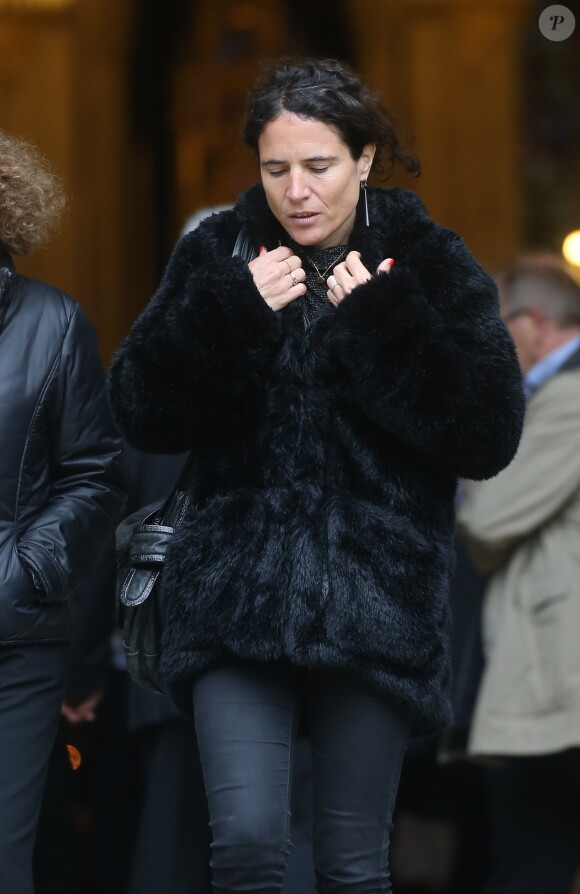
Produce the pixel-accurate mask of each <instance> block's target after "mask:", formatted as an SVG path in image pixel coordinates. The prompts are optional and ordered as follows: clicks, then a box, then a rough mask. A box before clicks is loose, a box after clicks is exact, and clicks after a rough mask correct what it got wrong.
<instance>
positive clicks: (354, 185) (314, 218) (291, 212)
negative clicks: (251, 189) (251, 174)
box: [258, 112, 375, 248]
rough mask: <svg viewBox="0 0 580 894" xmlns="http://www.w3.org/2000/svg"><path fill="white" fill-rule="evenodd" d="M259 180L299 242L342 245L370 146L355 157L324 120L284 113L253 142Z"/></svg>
mask: <svg viewBox="0 0 580 894" xmlns="http://www.w3.org/2000/svg"><path fill="white" fill-rule="evenodd" d="M258 148H259V155H260V170H261V174H262V183H263V184H264V189H265V190H266V196H267V199H268V204H269V206H270V210H271V211H272V214H273V215H274V217H276V219H277V220H278V221H280V223H281V224H282V226H283V227H284V229H285V230H286V232H287V233H288V234H289V235H290V236H291V237H292V239H294V240H295V241H296V242H297V243H298V244H299V245H308V246H312V248H329V247H330V246H331V245H344V244H345V243H346V242H347V241H348V237H349V235H350V232H351V230H352V227H353V224H354V218H355V214H356V206H357V203H358V199H359V192H360V183H361V180H366V178H367V176H368V173H369V171H370V168H371V164H372V161H373V156H374V154H375V147H374V146H373V145H370V144H369V145H368V146H365V147H364V149H363V151H362V155H361V157H360V158H359V159H357V161H355V160H354V159H353V157H352V155H351V154H350V151H349V148H348V146H347V145H346V143H344V142H343V141H342V139H341V138H340V137H339V136H338V134H336V133H335V132H334V130H332V129H331V128H330V127H329V126H328V125H327V124H323V122H322V121H317V120H316V119H314V118H300V117H299V116H298V115H294V114H293V113H292V112H283V113H282V114H281V115H279V117H278V118H274V120H273V121H270V122H268V124H266V126H265V127H264V130H263V131H262V133H261V135H260V139H259V142H258Z"/></svg>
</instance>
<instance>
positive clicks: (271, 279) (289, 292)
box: [248, 245, 306, 310]
mask: <svg viewBox="0 0 580 894" xmlns="http://www.w3.org/2000/svg"><path fill="white" fill-rule="evenodd" d="M248 267H249V268H250V273H251V274H252V277H253V279H254V284H255V286H256V288H257V290H258V292H259V293H260V295H261V296H262V298H263V299H264V301H265V302H266V304H267V305H268V306H269V307H271V308H272V310H282V308H283V307H286V305H287V304H290V302H291V301H294V300H295V299H296V298H299V297H300V295H304V294H305V293H306V284H305V283H304V279H305V278H306V273H305V272H304V268H303V267H302V261H301V260H300V258H299V257H298V256H297V255H294V254H292V251H291V249H289V248H287V247H286V246H285V245H281V246H280V247H279V248H275V249H273V251H267V250H266V249H265V248H261V249H260V254H259V255H258V257H257V258H254V260H253V261H250V263H249V264H248Z"/></svg>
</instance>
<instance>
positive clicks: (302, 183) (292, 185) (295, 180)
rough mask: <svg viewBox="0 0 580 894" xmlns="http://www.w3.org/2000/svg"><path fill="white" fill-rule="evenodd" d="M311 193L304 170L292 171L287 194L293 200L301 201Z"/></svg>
mask: <svg viewBox="0 0 580 894" xmlns="http://www.w3.org/2000/svg"><path fill="white" fill-rule="evenodd" d="M309 194H310V190H309V188H308V178H307V176H306V175H305V173H304V172H303V171H290V174H289V177H288V186H287V189H286V195H287V196H288V198H289V200H290V201H291V202H301V201H302V200H303V199H305V198H307V197H308V195H309Z"/></svg>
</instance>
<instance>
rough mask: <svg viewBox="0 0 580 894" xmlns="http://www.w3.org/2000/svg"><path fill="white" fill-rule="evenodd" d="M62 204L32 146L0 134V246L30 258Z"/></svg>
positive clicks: (53, 180) (59, 188)
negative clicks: (29, 255)
mask: <svg viewBox="0 0 580 894" xmlns="http://www.w3.org/2000/svg"><path fill="white" fill-rule="evenodd" d="M65 202H66V198H65V194H64V190H63V186H62V183H61V180H60V178H59V177H57V176H56V174H54V173H53V172H52V171H51V170H50V166H49V164H48V162H47V161H46V159H45V158H43V156H42V155H41V154H40V152H39V151H38V149H37V148H36V146H34V145H33V144H32V143H29V142H28V141H27V140H23V139H20V138H19V137H14V136H11V135H10V134H8V133H6V132H5V131H3V130H0V246H2V248H4V249H6V250H7V251H9V252H10V254H14V255H20V256H21V257H24V256H25V255H28V254H30V253H31V252H32V251H33V249H35V248H36V247H37V246H38V245H41V244H42V243H43V242H46V241H47V239H48V237H49V235H50V232H51V230H52V229H53V227H55V226H56V225H57V224H58V223H59V221H60V219H61V217H62V212H63V210H64V206H65Z"/></svg>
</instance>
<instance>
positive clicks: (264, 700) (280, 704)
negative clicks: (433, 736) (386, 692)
mask: <svg viewBox="0 0 580 894" xmlns="http://www.w3.org/2000/svg"><path fill="white" fill-rule="evenodd" d="M193 705H194V712H195V724H196V730H197V736H198V742H199V750H200V755H201V761H202V766H203V774H204V780H205V787H206V792H207V797H208V802H209V812H210V824H211V829H212V836H213V844H212V861H211V865H212V874H213V875H212V877H213V885H214V892H215V894H242V892H244V894H258V892H259V894H280V891H281V890H282V883H283V877H284V871H285V868H286V863H287V857H288V853H289V847H290V841H289V828H290V814H289V791H290V774H291V769H292V751H293V746H294V742H295V740H296V733H297V728H298V725H299V722H300V719H301V715H302V712H304V714H305V719H306V722H307V724H308V731H309V736H310V740H311V747H312V761H313V788H314V805H313V820H314V866H315V871H316V879H317V890H318V891H319V892H320V894H388V892H390V891H391V884H390V881H389V878H390V876H389V870H388V848H389V837H390V831H391V818H392V814H393V809H394V804H395V795H396V792H397V787H398V784H399V776H400V771H401V764H402V760H403V756H404V752H405V748H406V745H407V740H408V736H409V725H408V723H407V721H406V720H404V719H403V718H402V717H401V716H399V714H398V713H397V712H396V711H395V710H394V709H393V708H392V707H390V706H389V705H388V704H387V703H386V702H385V701H384V700H383V699H381V698H379V697H378V696H376V695H374V694H373V693H371V692H369V691H367V690H365V689H363V688H362V687H360V686H358V685H356V684H355V683H353V682H352V681H351V680H348V679H346V678H345V677H344V676H342V675H339V674H334V673H331V672H327V671H308V672H306V671H303V672H301V671H297V670H294V669H291V668H288V667H282V666H277V665H276V666H267V667H245V666H244V667H241V666H240V667H227V668H220V669H216V670H211V671H207V672H205V673H204V674H202V675H201V676H200V677H199V678H198V679H197V680H196V682H195V684H194V689H193ZM305 894H308V892H305Z"/></svg>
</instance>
